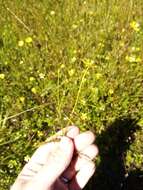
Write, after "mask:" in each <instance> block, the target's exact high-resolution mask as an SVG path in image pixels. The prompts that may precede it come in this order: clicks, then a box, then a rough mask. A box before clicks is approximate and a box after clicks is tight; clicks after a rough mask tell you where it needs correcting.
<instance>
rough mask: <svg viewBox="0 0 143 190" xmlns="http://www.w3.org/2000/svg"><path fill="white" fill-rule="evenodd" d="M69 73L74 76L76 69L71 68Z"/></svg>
mask: <svg viewBox="0 0 143 190" xmlns="http://www.w3.org/2000/svg"><path fill="white" fill-rule="evenodd" d="M68 73H69V75H70V77H72V76H73V75H74V73H75V70H74V69H71V70H69V71H68Z"/></svg>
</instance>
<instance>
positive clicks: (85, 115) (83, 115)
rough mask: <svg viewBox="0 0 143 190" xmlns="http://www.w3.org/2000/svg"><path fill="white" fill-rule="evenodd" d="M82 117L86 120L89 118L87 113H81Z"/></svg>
mask: <svg viewBox="0 0 143 190" xmlns="http://www.w3.org/2000/svg"><path fill="white" fill-rule="evenodd" d="M81 119H82V120H84V121H85V120H87V119H88V116H87V113H81Z"/></svg>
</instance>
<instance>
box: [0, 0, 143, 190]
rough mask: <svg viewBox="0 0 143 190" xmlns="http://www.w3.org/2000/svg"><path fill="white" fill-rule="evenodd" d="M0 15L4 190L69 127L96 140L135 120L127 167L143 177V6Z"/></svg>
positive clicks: (20, 7) (11, 5) (39, 7)
mask: <svg viewBox="0 0 143 190" xmlns="http://www.w3.org/2000/svg"><path fill="white" fill-rule="evenodd" d="M0 9H1V10H0V26H1V27H0V155H1V159H0V190H6V189H8V188H9V186H10V184H12V183H13V181H14V179H15V177H16V176H17V174H18V172H19V171H20V170H21V168H22V166H23V165H24V164H25V163H26V161H27V160H28V159H29V157H30V156H31V154H32V153H33V151H34V150H35V149H36V147H37V146H38V144H39V143H40V142H43V141H44V140H45V139H46V138H47V137H48V136H51V135H52V134H54V133H55V132H56V131H57V130H59V129H61V128H63V127H65V126H67V125H71V124H75V125H77V126H79V128H80V129H81V130H82V131H84V130H87V129H90V130H92V131H94V132H95V133H96V135H97V136H98V135H100V134H101V133H102V132H103V131H106V130H107V128H108V127H109V126H110V125H111V124H112V123H114V122H115V121H116V120H117V119H122V118H131V119H134V120H135V121H136V123H137V124H138V125H139V126H140V127H141V128H140V130H138V131H137V132H136V133H135V134H134V135H135V141H134V143H133V144H131V146H130V148H129V150H128V152H127V154H126V158H125V165H126V168H127V170H130V169H134V168H139V169H140V170H143V168H142V164H143V154H142V151H143V145H142V143H141V141H142V140H143V133H142V126H143V1H142V0H128V1H127V0H119V1H117V0H110V1H108V0H87V1H83V0H69V1H68V0H65V1H64V0H52V1H50V0H41V1H37V0H30V1H28V0H24V1H21V0H13V1H11V0H1V1H0ZM108 138H111V137H110V135H109V137H108ZM98 164H100V155H99V158H98Z"/></svg>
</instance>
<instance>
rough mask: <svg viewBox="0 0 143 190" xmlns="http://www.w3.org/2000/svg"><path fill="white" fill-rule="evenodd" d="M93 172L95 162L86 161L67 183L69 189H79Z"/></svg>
mask: <svg viewBox="0 0 143 190" xmlns="http://www.w3.org/2000/svg"><path fill="white" fill-rule="evenodd" d="M94 172H95V164H94V163H93V162H88V163H87V164H85V165H84V166H83V167H82V169H81V170H80V171H79V172H78V173H77V174H76V176H75V177H74V178H73V180H72V181H71V182H70V184H69V189H70V190H72V189H74V190H81V189H83V188H84V187H85V185H86V184H87V182H88V181H89V179H90V178H91V177H92V175H93V174H94Z"/></svg>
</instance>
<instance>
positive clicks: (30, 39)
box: [25, 37, 33, 44]
mask: <svg viewBox="0 0 143 190" xmlns="http://www.w3.org/2000/svg"><path fill="white" fill-rule="evenodd" d="M25 42H26V43H28V44H29V43H32V42H33V39H32V38H31V37H27V38H26V39H25Z"/></svg>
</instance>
